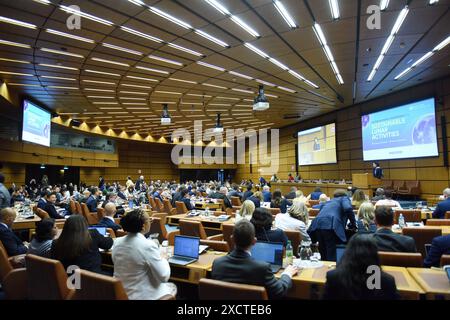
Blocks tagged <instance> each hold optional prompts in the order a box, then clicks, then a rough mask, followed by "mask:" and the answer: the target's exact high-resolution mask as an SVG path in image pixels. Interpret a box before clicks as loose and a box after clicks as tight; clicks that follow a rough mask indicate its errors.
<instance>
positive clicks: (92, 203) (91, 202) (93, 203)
mask: <svg viewBox="0 0 450 320" xmlns="http://www.w3.org/2000/svg"><path fill="white" fill-rule="evenodd" d="M86 205H87V207H88V208H89V212H97V205H98V202H97V199H95V197H94V196H92V195H91V196H89V198H88V199H87V200H86Z"/></svg>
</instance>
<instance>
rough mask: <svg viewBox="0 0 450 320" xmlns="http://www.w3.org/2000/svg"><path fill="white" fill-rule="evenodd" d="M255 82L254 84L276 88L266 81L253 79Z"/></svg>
mask: <svg viewBox="0 0 450 320" xmlns="http://www.w3.org/2000/svg"><path fill="white" fill-rule="evenodd" d="M255 80H256V82H258V83H262V84H265V85H266V86H269V87H276V85H275V84H273V83H271V82H267V81H264V80H260V79H255Z"/></svg>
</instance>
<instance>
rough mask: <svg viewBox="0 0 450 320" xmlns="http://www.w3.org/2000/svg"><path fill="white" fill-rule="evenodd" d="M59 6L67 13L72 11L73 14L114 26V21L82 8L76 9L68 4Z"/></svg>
mask: <svg viewBox="0 0 450 320" xmlns="http://www.w3.org/2000/svg"><path fill="white" fill-rule="evenodd" d="M59 8H60V9H61V10H63V11H65V12H67V13H71V14H73V15H77V16H81V17H83V18H86V19H89V20H92V21H95V22H98V23H102V24H104V25H107V26H112V25H113V24H114V23H112V22H111V21H108V20H105V19H102V18H99V17H96V16H94V15H92V14H89V13H86V12H82V11H80V10H77V9H74V8H72V7H68V6H64V5H59Z"/></svg>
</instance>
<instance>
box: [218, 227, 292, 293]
mask: <svg viewBox="0 0 450 320" xmlns="http://www.w3.org/2000/svg"><path fill="white" fill-rule="evenodd" d="M232 238H233V240H234V244H235V249H234V250H233V251H232V252H231V253H229V254H228V255H227V256H224V257H221V258H218V259H215V260H214V263H213V266H212V272H211V276H212V278H213V279H215V280H221V281H227V282H234V283H241V284H250V285H256V286H264V287H265V288H266V291H267V294H268V296H269V298H270V299H280V298H282V297H283V296H284V295H285V294H286V292H287V291H288V290H289V288H290V287H291V286H292V277H293V276H295V275H296V274H297V272H298V269H297V268H296V267H294V266H292V265H290V266H288V267H287V268H286V269H285V270H284V272H283V274H282V275H281V277H280V279H279V280H277V279H276V278H275V277H274V275H273V273H272V271H271V269H270V265H269V264H268V263H266V262H262V261H256V260H254V259H253V258H252V256H251V253H250V252H251V248H252V246H253V245H254V244H255V243H256V238H255V228H254V227H253V225H252V224H251V223H250V222H249V221H248V220H246V219H242V220H240V221H239V222H237V223H236V225H235V226H234V230H233V235H232Z"/></svg>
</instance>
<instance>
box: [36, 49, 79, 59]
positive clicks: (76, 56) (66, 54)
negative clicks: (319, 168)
mask: <svg viewBox="0 0 450 320" xmlns="http://www.w3.org/2000/svg"><path fill="white" fill-rule="evenodd" d="M39 50H41V51H44V52H50V53H55V54H61V55H63V56H70V57H75V58H81V59H84V56H82V55H81V54H76V53H71V52H67V51H61V50H55V49H50V48H39Z"/></svg>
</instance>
